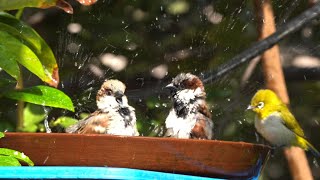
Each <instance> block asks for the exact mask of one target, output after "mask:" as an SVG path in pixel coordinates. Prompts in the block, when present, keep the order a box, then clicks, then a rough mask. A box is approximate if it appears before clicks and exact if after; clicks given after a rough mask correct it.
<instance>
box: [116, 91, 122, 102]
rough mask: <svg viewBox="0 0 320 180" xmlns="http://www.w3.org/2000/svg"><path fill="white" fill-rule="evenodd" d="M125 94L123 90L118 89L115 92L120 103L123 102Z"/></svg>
mask: <svg viewBox="0 0 320 180" xmlns="http://www.w3.org/2000/svg"><path fill="white" fill-rule="evenodd" d="M123 96H124V94H123V92H121V91H116V92H115V93H114V97H115V98H116V100H117V102H118V103H119V104H122V97H123Z"/></svg>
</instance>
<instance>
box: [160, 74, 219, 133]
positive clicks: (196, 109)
mask: <svg viewBox="0 0 320 180" xmlns="http://www.w3.org/2000/svg"><path fill="white" fill-rule="evenodd" d="M166 88H167V89H169V90H170V94H171V98H172V100H173V107H172V108H171V110H170V112H169V115H168V116H167V118H166V121H165V126H166V129H167V130H166V133H165V135H164V136H165V137H174V138H184V139H212V136H213V122H212V120H211V113H210V112H209V109H208V106H207V103H206V100H205V99H206V92H205V89H204V86H203V83H202V81H201V80H200V79H199V77H197V76H195V75H193V74H191V73H181V74H179V75H177V76H176V77H175V78H174V79H173V80H172V82H171V83H170V84H168V85H167V86H166Z"/></svg>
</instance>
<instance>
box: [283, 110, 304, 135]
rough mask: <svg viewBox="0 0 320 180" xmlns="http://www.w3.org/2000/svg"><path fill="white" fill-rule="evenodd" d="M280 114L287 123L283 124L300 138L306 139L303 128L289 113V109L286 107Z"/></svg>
mask: <svg viewBox="0 0 320 180" xmlns="http://www.w3.org/2000/svg"><path fill="white" fill-rule="evenodd" d="M280 114H281V116H282V119H285V121H283V123H284V125H285V126H286V127H288V128H289V129H290V130H291V131H293V132H294V133H296V134H297V135H299V136H300V137H305V136H304V132H303V130H302V128H301V127H300V125H299V123H298V122H297V120H296V118H295V117H294V116H293V115H292V113H291V112H290V111H289V109H288V108H287V107H286V106H284V107H283V108H282V109H281V113H280Z"/></svg>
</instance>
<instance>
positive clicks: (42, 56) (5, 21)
mask: <svg viewBox="0 0 320 180" xmlns="http://www.w3.org/2000/svg"><path fill="white" fill-rule="evenodd" d="M0 31H3V32H7V33H9V34H10V35H12V36H14V37H15V38H16V39H17V40H20V41H21V43H23V44H25V45H26V46H28V47H29V48H30V49H31V50H32V51H33V53H34V54H35V55H36V56H37V57H38V59H39V60H40V62H41V64H42V65H43V67H42V68H41V69H44V73H45V74H44V75H41V76H38V75H37V74H36V75H37V76H38V77H39V78H40V79H41V80H43V81H44V82H46V83H48V84H49V85H51V86H54V87H57V85H58V83H59V74H58V65H57V62H56V59H55V57H54V55H53V52H52V50H51V49H50V47H49V46H48V45H47V43H46V42H45V41H44V40H43V39H42V38H41V36H40V35H39V34H38V33H37V32H36V31H35V30H34V29H32V28H31V27H30V26H28V25H26V24H24V23H23V22H21V21H19V20H18V19H16V18H15V17H14V16H12V15H10V14H7V13H5V12H0ZM11 71H13V70H11ZM9 74H10V73H9ZM10 75H11V74H10Z"/></svg>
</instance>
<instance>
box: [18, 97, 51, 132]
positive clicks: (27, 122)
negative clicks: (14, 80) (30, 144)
mask: <svg viewBox="0 0 320 180" xmlns="http://www.w3.org/2000/svg"><path fill="white" fill-rule="evenodd" d="M47 115H48V112H47V111H45V109H44V107H43V106H39V105H35V104H29V103H28V104H27V105H26V107H25V108H24V110H23V117H24V121H23V128H22V131H23V132H36V131H37V129H38V124H39V123H40V122H41V121H43V119H44V118H45V117H46V116H47Z"/></svg>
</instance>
